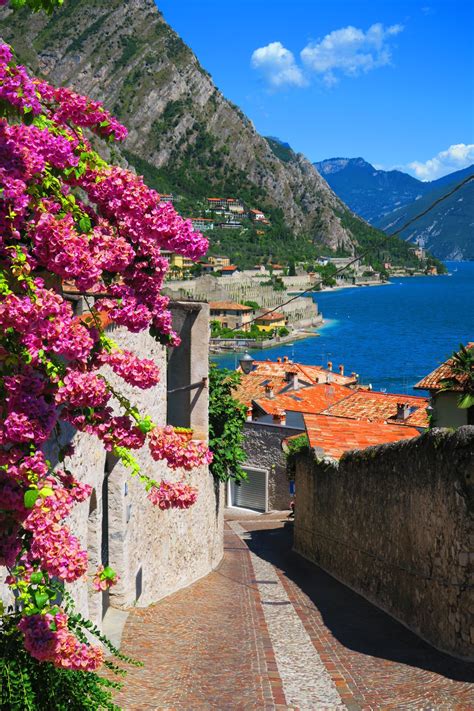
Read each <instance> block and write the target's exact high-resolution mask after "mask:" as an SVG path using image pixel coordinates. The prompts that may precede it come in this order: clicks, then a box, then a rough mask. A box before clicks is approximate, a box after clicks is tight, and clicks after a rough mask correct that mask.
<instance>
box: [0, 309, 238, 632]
mask: <svg viewBox="0 0 474 711" xmlns="http://www.w3.org/2000/svg"><path fill="white" fill-rule="evenodd" d="M172 313H173V321H174V325H175V328H176V329H177V330H178V332H179V333H180V335H181V336H182V344H181V346H180V348H179V349H177V348H176V349H174V350H173V351H172V352H171V354H168V357H167V353H166V349H165V348H164V347H163V346H161V345H160V344H159V343H157V342H156V340H154V339H153V338H152V337H151V336H150V335H149V334H148V332H142V333H138V334H132V333H129V332H128V331H127V330H126V329H123V328H116V327H115V328H112V329H108V331H109V335H110V336H111V337H112V338H113V339H114V341H115V342H116V343H117V344H118V345H119V346H120V347H121V348H124V349H127V350H131V351H133V352H134V353H136V354H137V355H139V356H141V357H147V358H150V359H152V360H153V361H155V363H156V364H157V365H158V367H159V368H160V372H161V379H160V382H159V383H158V385H157V386H155V387H154V388H151V389H149V390H139V389H138V388H132V387H130V386H127V385H126V384H125V383H124V382H123V381H122V380H119V379H118V378H117V377H116V376H115V375H114V374H113V373H112V371H111V370H110V369H104V373H106V375H107V377H108V378H109V379H110V381H111V382H112V383H115V385H116V386H117V387H118V388H120V390H121V392H123V393H124V394H125V395H127V396H128V397H129V398H130V400H131V402H133V403H134V404H135V405H136V406H137V407H138V408H139V410H140V411H141V412H143V413H146V414H148V415H150V416H151V418H152V419H153V421H154V422H155V423H156V424H158V425H164V424H166V423H167V422H169V421H170V420H169V419H167V411H168V412H169V411H170V410H171V411H176V409H177V408H176V407H174V408H173V407H172V406H171V405H173V403H174V401H175V400H178V405H179V408H178V409H180V411H181V413H182V416H183V417H185V418H187V420H186V423H187V424H188V425H191V426H192V427H193V428H194V429H195V433H196V435H197V436H198V437H199V438H200V439H205V440H206V439H207V435H208V432H207V423H208V389H207V381H206V379H205V378H206V376H207V374H208V338H209V308H208V305H207V304H196V303H194V304H190V303H186V304H179V303H175V304H172ZM178 351H179V358H178ZM167 361H168V363H167ZM167 371H168V373H167ZM176 371H179V373H176ZM203 378H204V379H205V380H204V381H203ZM170 383H171V384H172V385H173V387H171V386H170ZM194 383H197V384H198V387H192V388H191V389H189V390H182V389H181V388H183V387H186V386H187V385H193V384H194ZM176 387H178V388H179V389H178V390H177V392H174V393H173V392H171V393H169V391H170V390H173V389H175V388H176ZM167 391H168V392H167ZM183 395H184V396H185V397H184V398H183ZM174 404H176V403H174ZM172 424H178V423H175V422H172ZM62 440H63V442H64V441H71V442H72V443H73V444H74V446H75V452H74V455H73V456H72V457H71V458H70V459H68V467H69V469H70V470H71V471H72V472H73V473H74V475H75V476H76V477H77V478H78V479H80V480H81V481H85V482H87V483H89V484H90V485H91V486H92V487H93V494H92V496H91V499H90V501H88V502H87V503H84V504H82V505H81V504H80V505H78V506H77V507H76V508H75V509H74V511H73V514H72V516H71V528H72V530H73V531H74V533H77V536H78V538H79V539H80V541H81V544H82V545H83V546H84V547H85V548H87V550H88V554H89V563H90V565H89V571H90V572H91V573H93V572H94V570H95V569H96V568H97V565H99V564H100V563H103V564H109V565H111V566H112V567H113V568H114V569H115V570H116V572H117V573H118V575H119V582H118V584H117V585H116V586H115V587H113V588H111V590H110V593H101V594H98V593H96V592H93V591H92V589H91V586H90V581H89V583H88V582H86V581H78V582H76V583H75V584H74V585H72V586H71V592H73V594H74V596H75V598H76V600H77V603H78V609H79V610H80V611H81V612H82V613H83V614H85V615H87V616H89V617H90V618H91V619H93V620H94V622H96V623H97V624H99V625H101V623H102V619H103V617H104V614H105V612H106V610H107V608H108V606H109V605H110V606H112V607H118V608H126V607H130V606H132V605H138V606H145V605H148V604H150V603H151V602H154V601H156V600H159V599H160V598H162V597H163V596H165V595H168V594H170V593H172V592H174V591H175V590H178V589H179V588H181V587H183V586H186V585H189V584H190V583H192V582H194V581H195V580H196V579H198V578H200V577H202V576H204V575H206V574H207V573H209V572H210V571H211V570H212V569H213V568H214V567H215V566H216V565H217V564H218V563H219V561H220V559H221V557H222V554H223V505H224V501H223V488H222V486H215V484H214V480H213V477H212V475H211V474H210V472H209V470H208V467H207V466H205V467H201V468H199V469H197V470H194V471H192V472H191V473H186V472H184V471H181V470H177V471H172V470H170V469H168V468H167V466H166V464H164V463H163V462H155V461H153V459H152V458H151V456H150V454H149V450H148V448H147V447H145V448H143V450H140V451H139V452H136V458H137V459H138V460H139V462H140V464H141V468H142V471H143V472H144V473H145V474H147V475H148V476H150V477H152V478H154V479H158V480H159V479H161V478H164V479H168V480H172V481H175V480H178V479H181V478H182V477H185V479H186V481H187V482H189V483H190V484H191V485H194V486H196V487H197V489H198V492H199V493H198V499H197V502H196V504H195V505H194V506H192V507H191V508H190V509H189V510H187V511H181V510H170V511H160V510H159V509H158V508H157V507H154V506H152V505H151V503H150V502H148V500H147V498H146V491H145V489H144V486H143V484H142V483H141V482H140V481H138V480H135V479H132V478H131V477H130V475H129V473H128V472H127V471H125V470H124V468H123V466H122V465H121V463H120V462H117V461H116V460H115V458H114V457H113V456H112V455H110V454H107V452H106V451H105V450H104V449H103V447H102V446H101V445H100V443H99V442H98V440H97V439H96V438H95V437H92V436H90V435H88V434H84V433H77V432H75V431H74V430H73V428H72V427H70V428H68V429H65V430H64V432H63V436H62ZM48 456H49V458H50V459H51V460H52V461H53V462H54V461H55V451H54V449H53V448H50V450H49V451H48ZM0 587H1V586H0ZM3 592H4V594H5V590H4V591H3Z"/></svg>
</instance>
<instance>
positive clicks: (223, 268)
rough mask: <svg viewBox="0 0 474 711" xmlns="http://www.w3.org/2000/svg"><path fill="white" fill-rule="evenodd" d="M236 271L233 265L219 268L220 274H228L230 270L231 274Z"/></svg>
mask: <svg viewBox="0 0 474 711" xmlns="http://www.w3.org/2000/svg"><path fill="white" fill-rule="evenodd" d="M236 269H237V267H236V266H235V264H231V265H230V266H228V267H221V272H228V271H231V270H232V271H233V272H235V270H236Z"/></svg>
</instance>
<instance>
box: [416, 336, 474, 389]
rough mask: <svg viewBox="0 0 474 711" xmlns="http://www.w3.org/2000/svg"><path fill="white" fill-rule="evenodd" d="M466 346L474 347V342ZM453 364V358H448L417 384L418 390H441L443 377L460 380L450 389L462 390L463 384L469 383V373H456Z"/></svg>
mask: <svg viewBox="0 0 474 711" xmlns="http://www.w3.org/2000/svg"><path fill="white" fill-rule="evenodd" d="M466 348H469V349H471V348H474V342H473V343H468V344H467V345H466ZM452 365H453V359H452V358H448V360H446V361H445V362H444V363H441V365H440V366H438V368H435V370H433V371H432V372H431V373H429V375H426V376H425V377H424V378H423V379H422V380H420V382H419V383H417V384H416V385H415V388H416V389H417V390H441V384H440V381H441V380H443V378H452V379H453V380H454V379H455V380H456V381H457V382H458V385H457V386H454V387H452V388H449V389H450V390H456V391H460V390H462V389H463V386H464V385H465V384H466V383H467V380H468V375H467V374H465V375H464V374H461V375H456V374H454V373H453V371H452Z"/></svg>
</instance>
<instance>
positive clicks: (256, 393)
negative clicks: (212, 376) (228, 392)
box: [233, 371, 288, 406]
mask: <svg viewBox="0 0 474 711" xmlns="http://www.w3.org/2000/svg"><path fill="white" fill-rule="evenodd" d="M269 384H271V385H273V389H274V392H275V393H279V392H280V390H282V389H283V388H285V387H286V386H287V385H288V382H287V381H286V380H285V377H284V375H282V376H275V377H272V378H271V379H270V378H269V377H268V376H265V375H264V374H262V373H259V372H258V371H254V372H253V373H249V374H248V375H242V377H241V381H240V385H239V386H238V387H237V388H236V389H235V390H234V392H233V397H234V398H235V399H236V400H238V401H239V402H241V403H243V404H244V405H247V406H248V405H250V404H251V403H252V402H253V401H254V400H258V399H259V398H263V397H264V396H265V387H266V386H267V385H269Z"/></svg>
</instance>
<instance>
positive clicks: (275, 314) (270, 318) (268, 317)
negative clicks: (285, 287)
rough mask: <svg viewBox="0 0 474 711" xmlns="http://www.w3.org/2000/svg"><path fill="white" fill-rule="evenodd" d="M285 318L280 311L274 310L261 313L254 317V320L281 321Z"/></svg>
mask: <svg viewBox="0 0 474 711" xmlns="http://www.w3.org/2000/svg"><path fill="white" fill-rule="evenodd" d="M284 319H286V316H285V314H283V313H280V312H278V311H274V312H273V313H271V314H269V313H266V314H262V316H257V318H256V319H255V320H256V321H282V320H284Z"/></svg>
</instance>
